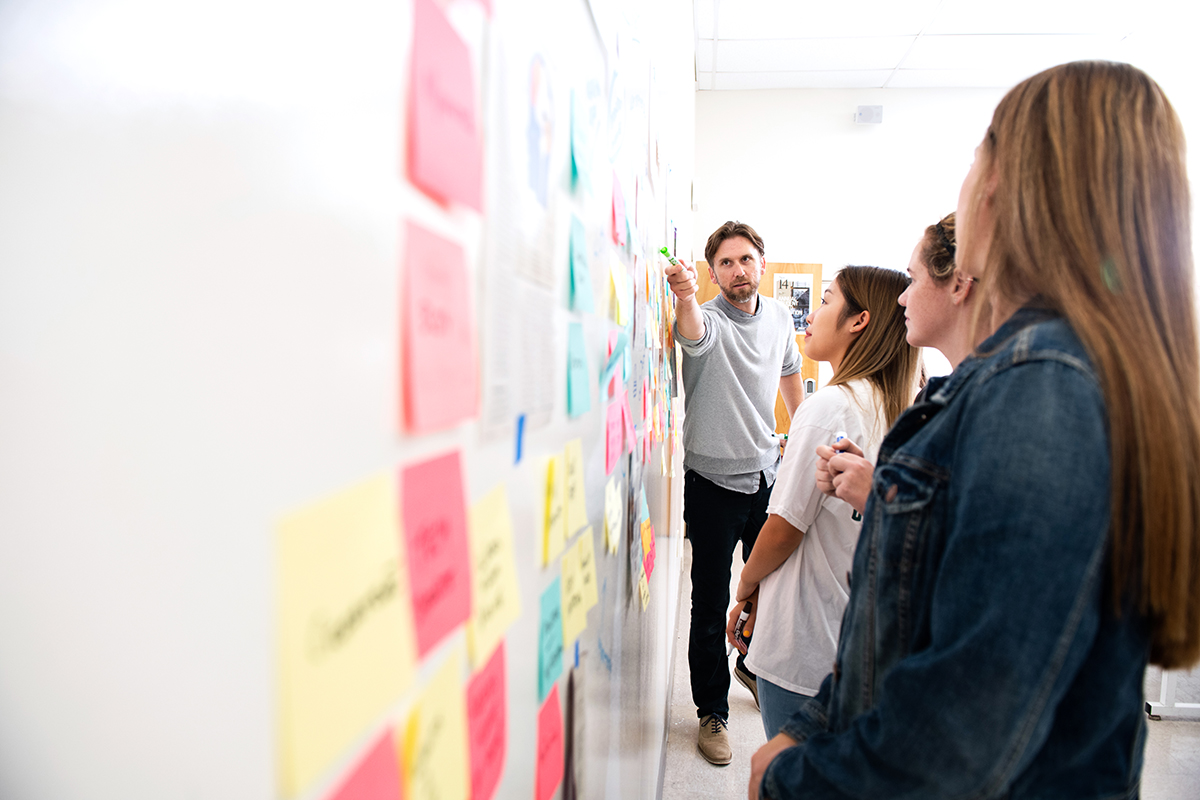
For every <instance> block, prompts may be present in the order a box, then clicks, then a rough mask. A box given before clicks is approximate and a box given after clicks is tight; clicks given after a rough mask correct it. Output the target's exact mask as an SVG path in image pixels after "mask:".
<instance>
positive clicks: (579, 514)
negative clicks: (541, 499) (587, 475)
mask: <svg viewBox="0 0 1200 800" xmlns="http://www.w3.org/2000/svg"><path fill="white" fill-rule="evenodd" d="M563 459H564V461H565V463H566V473H567V477H566V480H567V483H566V496H567V500H566V502H567V536H573V535H574V534H575V531H577V530H579V529H580V528H582V527H583V526H584V525H587V523H588V512H587V497H586V495H587V492H586V490H585V487H584V485H583V442H582V441H581V440H579V439H572V440H571V441H569V442H567V450H566V453H565V454H564V456H563Z"/></svg>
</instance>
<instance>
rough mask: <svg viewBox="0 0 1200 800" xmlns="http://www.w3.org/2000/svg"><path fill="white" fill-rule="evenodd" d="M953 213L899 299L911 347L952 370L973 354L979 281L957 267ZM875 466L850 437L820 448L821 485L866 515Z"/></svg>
mask: <svg viewBox="0 0 1200 800" xmlns="http://www.w3.org/2000/svg"><path fill="white" fill-rule="evenodd" d="M954 222H955V214H954V212H953V211H951V212H950V213H949V214H947V215H946V216H944V217H942V218H941V219H940V220H939V221H938V222H937V223H935V224H933V225H930V226H929V227H928V228H926V229H925V233H924V234H923V235H922V236H921V240H920V241H919V242H917V245H916V247H914V248H913V252H912V257H911V258H910V259H909V262H908V277H909V278H910V279H911V281H912V282H911V283H910V284H909V285H908V288H907V289H905V290H904V294H902V295H900V305H902V306H904V325H905V327H906V328H907V329H908V343H909V344H911V345H912V346H913V347H933V348H936V349H937V350H939V351H940V352H941V354H942V355H943V356H945V357H946V360H947V361H949V362H950V366H951V367H957V366H958V364H959V362H960V361H962V360H963V359H964V358H966V357H967V354H968V353H970V352H971V348H972V345H973V343H974V340H973V338H972V337H973V329H974V327H975V326H974V313H975V300H976V298H977V297H978V294H977V293H976V292H974V291H973V288H974V285H975V282H974V281H973V280H972V279H971V278H968V277H967V276H966V275H964V274H963V273H962V272H960V271H958V270H957V269H955V261H954V255H955V252H956V250H957V242H956V239H955V235H954ZM874 472H875V464H874V463H873V462H872V461H870V460H868V459H867V458H865V457H864V455H863V451H862V448H860V447H859V446H858V443H857V442H854V441H852V440H851V439H849V438H847V439H843V440H842V441H841V442H837V443H836V444H832V445H827V444H823V445H819V446H818V447H817V469H816V475H817V487H818V488H820V490H821V491H822V492H824V493H825V494H827V495H829V496H830V497H837V498H838V499H840V500H845V501H846V502H847V503H849V504H850V505H851V506H852V507H853V508H854V509H855V510H856V511H858V512H860V513H861V512H862V511H863V509H864V507H865V506H866V503H867V495H868V494H869V493H870V491H871V476H872V475H873V474H874Z"/></svg>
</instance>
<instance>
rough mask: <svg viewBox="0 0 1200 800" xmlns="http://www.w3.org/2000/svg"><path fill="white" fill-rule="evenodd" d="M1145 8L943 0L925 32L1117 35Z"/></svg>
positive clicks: (1115, 0)
mask: <svg viewBox="0 0 1200 800" xmlns="http://www.w3.org/2000/svg"><path fill="white" fill-rule="evenodd" d="M1149 1H1150V2H1151V3H1153V2H1154V0H1149ZM1146 11H1147V9H1146V7H1145V4H1144V3H1142V2H1137V3H1131V2H1129V0H1005V2H1003V3H981V2H979V0H945V2H943V3H942V5H941V7H939V8H938V10H937V14H936V16H935V17H934V18H933V19H932V20H931V21H930V23H929V26H928V27H927V28H926V30H925V32H926V33H929V34H942V33H1097V34H1118V35H1120V34H1125V33H1128V32H1129V31H1130V30H1132V29H1133V27H1134V25H1135V24H1136V22H1137V21H1138V20H1139V19H1143V18H1144V15H1145V13H1146Z"/></svg>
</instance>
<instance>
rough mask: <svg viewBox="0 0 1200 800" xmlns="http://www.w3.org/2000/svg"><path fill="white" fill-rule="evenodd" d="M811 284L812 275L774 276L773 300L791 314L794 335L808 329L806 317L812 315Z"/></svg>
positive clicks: (785, 273) (795, 273)
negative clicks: (781, 304)
mask: <svg viewBox="0 0 1200 800" xmlns="http://www.w3.org/2000/svg"><path fill="white" fill-rule="evenodd" d="M812 282H813V279H812V275H809V274H807V273H804V272H778V273H776V274H775V299H776V300H778V301H779V302H780V303H783V305H784V306H785V307H786V308H787V309H788V311H790V312H791V314H792V326H793V327H794V328H795V329H796V333H803V332H804V329H805V328H807V327H808V315H809V314H810V313H812Z"/></svg>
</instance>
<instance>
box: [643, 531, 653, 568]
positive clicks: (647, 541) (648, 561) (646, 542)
mask: <svg viewBox="0 0 1200 800" xmlns="http://www.w3.org/2000/svg"><path fill="white" fill-rule="evenodd" d="M642 569H644V570H645V572H646V578H647V579H649V578H650V576H651V575H653V574H654V526H653V525H652V524H651V523H650V520H648V519H645V520H642Z"/></svg>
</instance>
